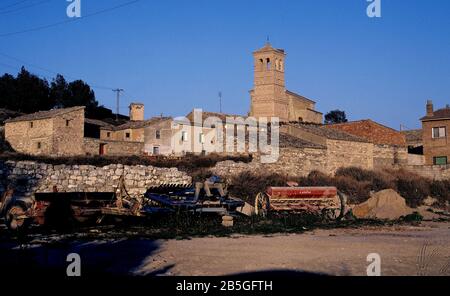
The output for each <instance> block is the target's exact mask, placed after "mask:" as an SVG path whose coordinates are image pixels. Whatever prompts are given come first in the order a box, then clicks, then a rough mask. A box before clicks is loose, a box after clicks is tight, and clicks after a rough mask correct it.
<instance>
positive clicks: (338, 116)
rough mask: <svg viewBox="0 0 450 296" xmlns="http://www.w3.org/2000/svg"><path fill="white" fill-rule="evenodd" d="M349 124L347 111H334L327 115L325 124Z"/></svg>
mask: <svg viewBox="0 0 450 296" xmlns="http://www.w3.org/2000/svg"><path fill="white" fill-rule="evenodd" d="M344 122H348V120H347V116H346V115H345V111H341V110H333V111H330V112H328V113H327V114H326V115H325V124H334V123H344Z"/></svg>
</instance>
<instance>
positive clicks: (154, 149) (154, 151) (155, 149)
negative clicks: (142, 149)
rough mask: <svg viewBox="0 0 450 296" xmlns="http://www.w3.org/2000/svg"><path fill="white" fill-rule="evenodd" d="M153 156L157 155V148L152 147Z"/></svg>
mask: <svg viewBox="0 0 450 296" xmlns="http://www.w3.org/2000/svg"><path fill="white" fill-rule="evenodd" d="M153 155H159V147H158V146H155V147H153Z"/></svg>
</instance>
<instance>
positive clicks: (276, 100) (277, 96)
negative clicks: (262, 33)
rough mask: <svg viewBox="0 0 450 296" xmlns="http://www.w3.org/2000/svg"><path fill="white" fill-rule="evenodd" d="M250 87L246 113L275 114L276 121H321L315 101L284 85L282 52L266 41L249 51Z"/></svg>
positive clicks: (259, 115)
mask: <svg viewBox="0 0 450 296" xmlns="http://www.w3.org/2000/svg"><path fill="white" fill-rule="evenodd" d="M253 57H254V65H255V68H254V87H253V90H251V91H250V95H251V107H250V116H253V117H256V118H259V117H278V118H280V122H307V123H317V124H321V123H322V118H323V114H322V113H320V112H318V111H316V110H315V105H316V102H314V101H312V100H310V99H308V98H305V97H304V96H301V95H299V94H296V93H294V92H291V91H289V90H287V89H286V85H285V79H284V72H285V59H286V53H285V52H284V50H283V49H276V48H273V47H272V46H271V45H270V43H266V45H265V46H264V47H263V48H261V49H260V50H257V51H255V52H254V53H253Z"/></svg>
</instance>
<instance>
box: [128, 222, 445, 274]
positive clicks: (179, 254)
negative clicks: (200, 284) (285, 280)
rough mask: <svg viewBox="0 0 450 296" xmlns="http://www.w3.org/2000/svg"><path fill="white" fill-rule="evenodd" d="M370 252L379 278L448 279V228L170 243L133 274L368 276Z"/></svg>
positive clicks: (434, 226)
mask: <svg viewBox="0 0 450 296" xmlns="http://www.w3.org/2000/svg"><path fill="white" fill-rule="evenodd" d="M369 253H378V254H379V255H380V256H381V271H382V274H383V275H417V274H426V275H444V274H446V275H450V266H449V264H450V224H449V223H444V224H443V223H428V224H425V225H423V226H421V227H411V226H409V227H408V226H401V227H394V228H393V227H387V228H382V229H380V228H365V229H352V230H348V229H347V230H345V229H340V230H318V231H314V232H308V233H305V234H298V235H288V236H285V235H275V236H268V237H263V236H250V237H249V236H247V237H235V238H196V239H192V240H184V241H174V240H172V241H166V242H162V243H161V246H160V248H159V249H158V251H157V252H155V254H154V256H152V258H149V261H148V262H147V263H144V264H143V265H142V266H141V267H140V268H138V270H137V272H138V273H141V274H142V273H145V272H149V271H152V270H154V268H155V266H158V264H160V263H163V264H162V265H164V264H165V265H166V266H167V265H170V266H171V265H173V267H172V268H171V269H170V270H169V271H168V273H169V274H172V275H226V274H236V273H245V272H253V271H264V270H274V269H277V270H279V269H284V270H294V271H306V272H312V273H324V274H330V275H366V269H367V265H368V264H369V263H368V262H367V261H366V260H367V255H368V254H369ZM421 254H422V255H421Z"/></svg>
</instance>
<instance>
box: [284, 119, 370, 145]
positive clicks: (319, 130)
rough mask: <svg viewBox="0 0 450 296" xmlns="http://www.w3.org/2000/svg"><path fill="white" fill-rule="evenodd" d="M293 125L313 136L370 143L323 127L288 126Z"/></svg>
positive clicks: (300, 124)
mask: <svg viewBox="0 0 450 296" xmlns="http://www.w3.org/2000/svg"><path fill="white" fill-rule="evenodd" d="M288 125H293V126H295V127H297V128H301V129H303V130H305V131H307V132H310V133H312V134H315V135H317V136H321V137H325V138H327V139H331V140H342V141H353V142H364V143H370V142H369V141H368V140H366V139H363V138H361V137H357V136H354V135H352V134H349V133H346V132H343V131H340V130H335V129H331V128H327V127H325V126H324V125H320V124H312V123H311V124H308V123H296V124H291V123H290V124H288Z"/></svg>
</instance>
